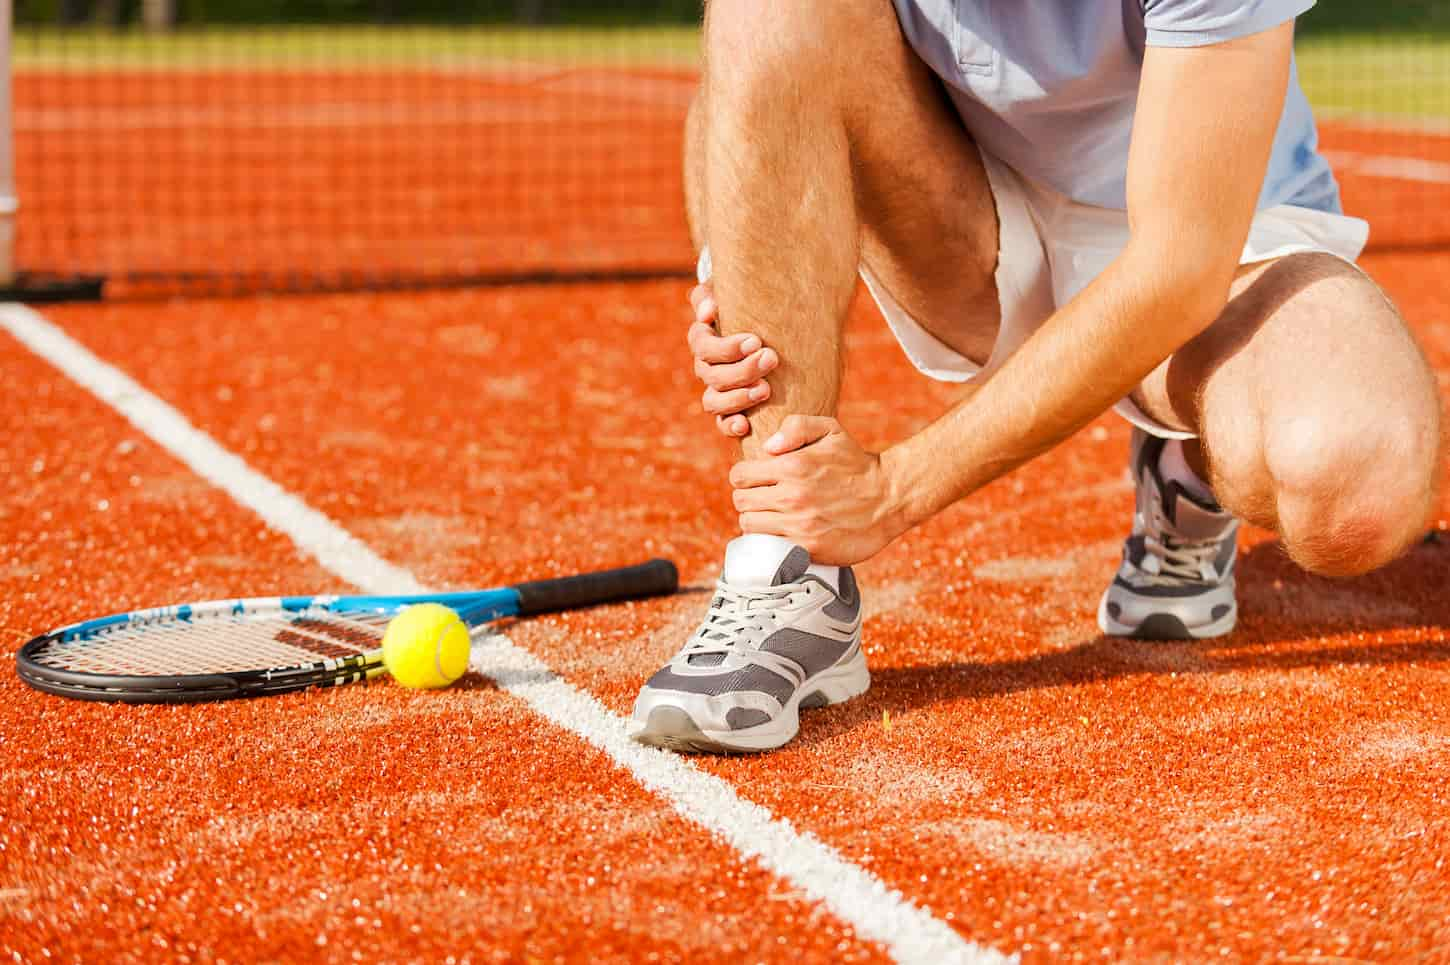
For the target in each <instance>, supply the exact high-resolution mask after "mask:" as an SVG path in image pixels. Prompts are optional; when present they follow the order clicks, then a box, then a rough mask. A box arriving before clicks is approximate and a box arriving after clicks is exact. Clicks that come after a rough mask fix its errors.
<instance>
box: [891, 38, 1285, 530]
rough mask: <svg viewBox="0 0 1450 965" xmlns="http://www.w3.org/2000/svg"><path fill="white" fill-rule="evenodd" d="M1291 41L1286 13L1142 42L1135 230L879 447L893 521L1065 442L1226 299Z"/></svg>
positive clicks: (1132, 213) (906, 522) (1277, 109)
mask: <svg viewBox="0 0 1450 965" xmlns="http://www.w3.org/2000/svg"><path fill="white" fill-rule="evenodd" d="M1292 48H1293V23H1292V21H1291V22H1289V23H1285V24H1283V25H1281V26H1279V27H1275V28H1273V29H1271V30H1267V31H1264V32H1262V33H1258V34H1254V35H1252V36H1248V37H1243V38H1239V39H1236V40H1231V41H1227V42H1225V43H1220V44H1214V45H1211V46H1207V47H1190V48H1177V47H1150V48H1149V49H1148V51H1147V53H1146V55H1145V58H1144V64H1143V76H1142V81H1141V87H1140V91H1139V100H1138V109H1137V115H1136V119H1135V121H1134V128H1133V143H1132V148H1131V151H1130V155H1129V160H1128V218H1129V223H1130V225H1131V229H1132V237H1131V240H1130V241H1129V243H1128V245H1127V247H1126V249H1125V250H1124V251H1123V252H1122V254H1121V255H1120V256H1119V257H1118V258H1117V259H1116V260H1115V261H1114V262H1113V263H1112V264H1111V265H1110V266H1109V267H1108V268H1107V270H1106V271H1104V272H1103V274H1102V275H1100V276H1099V277H1098V278H1097V279H1096V280H1094V281H1093V282H1092V284H1090V285H1089V286H1088V287H1087V288H1086V289H1084V290H1083V291H1082V292H1081V293H1080V294H1079V295H1078V296H1077V297H1076V298H1074V299H1073V300H1072V301H1071V302H1069V303H1068V304H1067V305H1065V306H1063V307H1062V308H1061V309H1060V310H1058V311H1057V313H1055V314H1054V315H1053V316H1052V317H1051V318H1050V319H1048V321H1047V322H1046V323H1045V324H1044V325H1043V326H1042V328H1040V329H1039V330H1038V331H1037V332H1035V333H1034V334H1033V335H1032V337H1031V338H1029V339H1028V340H1027V341H1026V343H1024V344H1023V345H1022V347H1021V348H1020V349H1018V351H1017V352H1016V353H1014V354H1013V356H1012V357H1011V358H1010V359H1009V360H1008V361H1007V363H1006V364H1005V365H1004V366H1003V367H1002V368H1001V370H999V371H998V372H997V373H996V374H995V375H993V376H992V377H991V378H990V379H989V380H988V381H987V382H986V383H985V384H983V385H982V386H981V388H980V389H979V390H978V391H977V392H975V393H973V394H972V395H971V396H970V397H968V398H966V399H965V400H963V401H962V402H960V403H959V404H958V405H957V406H956V407H955V408H953V409H952V410H951V411H949V412H947V413H946V414H945V415H944V416H942V417H941V418H940V419H938V420H937V421H936V422H934V423H932V424H931V425H929V426H928V427H926V428H925V429H923V430H922V431H921V432H919V433H918V434H916V435H915V436H913V437H911V438H910V439H907V440H905V441H904V442H901V443H899V444H898V445H896V446H893V447H892V448H891V449H889V450H887V451H886V452H885V453H883V454H882V462H883V465H884V467H885V469H886V472H887V476H888V478H889V480H890V486H891V491H892V496H891V501H892V503H893V504H894V508H895V512H896V513H897V514H899V516H900V518H901V522H902V524H903V528H905V527H909V526H912V525H915V524H916V523H918V522H921V521H923V520H925V519H927V518H930V517H931V516H933V515H935V514H936V513H937V512H939V511H941V510H942V509H944V508H946V507H947V506H949V505H950V504H951V503H953V502H955V501H956V500H958V499H961V498H962V497H964V496H966V495H968V494H969V493H971V492H974V491H975V490H977V489H979V488H981V487H982V486H984V485H986V484H987V483H989V482H991V481H992V480H994V479H996V478H998V477H999V476H1002V475H1005V474H1006V473H1008V472H1010V471H1011V470H1013V469H1015V468H1016V467H1018V466H1020V465H1022V464H1023V463H1025V462H1027V461H1028V460H1030V459H1032V458H1034V457H1036V456H1038V455H1040V454H1042V453H1043V452H1046V451H1047V450H1048V449H1051V448H1052V447H1053V446H1055V445H1057V444H1058V443H1060V442H1062V441H1063V440H1064V439H1066V438H1067V437H1068V436H1070V435H1072V434H1073V433H1075V432H1076V431H1078V430H1079V429H1081V428H1082V427H1083V426H1084V425H1086V424H1087V423H1088V422H1090V421H1091V420H1092V419H1094V418H1096V417H1097V416H1098V415H1100V414H1102V413H1103V412H1104V411H1106V410H1107V409H1108V408H1110V407H1111V406H1112V405H1114V404H1115V403H1116V402H1117V401H1118V400H1120V399H1122V398H1123V397H1124V396H1126V395H1128V393H1130V392H1131V391H1132V390H1133V388H1134V387H1135V386H1137V384H1138V383H1139V382H1141V381H1142V380H1143V379H1144V378H1145V377H1146V376H1147V375H1148V374H1149V373H1150V372H1152V371H1153V369H1154V368H1156V367H1157V366H1158V365H1159V364H1161V363H1162V362H1163V361H1164V360H1165V359H1167V358H1168V357H1169V356H1170V355H1172V354H1173V353H1174V352H1175V351H1177V350H1178V349H1179V348H1180V347H1181V346H1182V345H1184V343H1186V342H1187V341H1189V340H1190V339H1191V338H1193V337H1194V336H1195V335H1197V334H1199V333H1200V332H1202V331H1203V330H1204V329H1205V328H1207V327H1208V326H1209V325H1210V324H1211V323H1212V322H1213V321H1214V320H1215V319H1216V318H1217V317H1218V315H1219V313H1220V312H1222V311H1223V308H1224V306H1225V305H1226V304H1227V302H1228V295H1229V287H1230V285H1231V283H1232V281H1233V278H1234V273H1235V271H1236V269H1237V267H1238V262H1239V257H1240V253H1241V252H1242V250H1243V246H1244V242H1245V240H1246V239H1247V237H1248V233H1249V229H1250V226H1251V224H1252V222H1253V216H1254V209H1255V205H1256V203H1257V201H1258V197H1259V193H1260V190H1261V187H1262V185H1263V180H1264V175H1265V172H1266V170H1267V168H1268V163H1269V155H1270V153H1271V151H1272V149H1273V142H1274V135H1275V132H1276V130H1277V128H1278V122H1279V117H1280V114H1281V113H1282V111H1283V105H1284V98H1285V93H1286V91H1287V88H1288V82H1289V71H1290V62H1291V57H1292Z"/></svg>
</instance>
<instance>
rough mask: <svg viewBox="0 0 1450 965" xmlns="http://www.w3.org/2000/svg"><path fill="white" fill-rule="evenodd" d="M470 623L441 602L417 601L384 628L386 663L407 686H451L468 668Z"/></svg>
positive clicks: (384, 660) (389, 671)
mask: <svg viewBox="0 0 1450 965" xmlns="http://www.w3.org/2000/svg"><path fill="white" fill-rule="evenodd" d="M468 642H469V641H468V627H466V626H464V625H463V621H462V620H460V619H459V618H458V614H457V613H455V612H454V611H453V610H451V609H449V608H448V607H446V606H444V605H443V604H441V603H416V604H414V605H413V606H410V607H408V608H406V609H405V610H403V611H402V612H400V613H399V614H398V615H397V616H395V617H393V619H392V622H390V623H389V624H388V629H387V630H386V631H384V632H383V666H385V667H387V668H388V673H390V674H392V675H393V679H394V680H396V681H397V682H398V683H400V684H402V685H403V686H404V687H417V688H424V689H432V688H435V687H447V686H448V685H449V684H451V683H453V681H455V680H457V679H458V678H459V677H461V676H463V671H465V670H467V669H468Z"/></svg>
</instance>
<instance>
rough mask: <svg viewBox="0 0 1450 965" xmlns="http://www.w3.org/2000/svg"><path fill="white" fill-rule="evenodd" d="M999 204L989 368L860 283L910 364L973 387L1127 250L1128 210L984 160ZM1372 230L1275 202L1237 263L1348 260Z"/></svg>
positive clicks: (1162, 432)
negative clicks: (995, 316) (1319, 256)
mask: <svg viewBox="0 0 1450 965" xmlns="http://www.w3.org/2000/svg"><path fill="white" fill-rule="evenodd" d="M982 162H983V164H984V165H985V166H986V169H987V180H988V182H989V183H990V184H991V187H992V196H993V198H994V199H995V200H996V203H997V221H998V224H999V226H1000V228H999V237H998V242H997V247H998V252H997V273H996V279H997V297H998V299H999V301H1000V303H1001V310H1002V312H1001V326H1000V327H999V328H998V331H997V341H996V343H995V344H994V345H993V347H992V354H991V357H990V358H988V359H987V364H986V365H985V366H983V365H978V364H977V363H975V362H973V361H972V360H971V359H968V358H966V357H965V356H963V355H960V354H958V353H957V352H955V351H953V350H952V349H950V348H948V347H947V346H946V345H944V344H942V342H941V341H939V340H938V339H937V338H936V337H935V336H933V335H931V334H930V333H929V332H927V330H926V329H924V328H922V327H921V325H920V324H919V323H917V321H916V320H915V319H913V318H912V317H911V316H910V315H908V314H907V313H906V310H905V309H903V308H902V307H901V306H900V305H898V304H897V303H896V300H895V299H893V298H892V297H891V294H890V293H889V292H887V291H886V290H885V288H883V287H882V286H881V283H880V282H878V281H877V280H876V279H875V278H874V277H872V275H871V272H870V271H868V270H867V269H866V268H865V266H864V265H863V266H862V269H861V277H862V279H864V280H865V282H866V287H867V288H868V289H870V291H871V296H872V297H873V298H874V299H876V304H877V305H878V306H879V307H880V309H881V314H882V315H884V316H885V317H886V324H887V325H889V326H890V327H891V331H892V334H894V335H895V336H896V340H897V341H898V342H899V343H901V348H902V351H904V352H905V353H906V357H907V358H909V359H910V360H911V362H912V364H913V365H915V366H916V367H917V369H918V370H920V371H921V373H922V374H924V375H927V376H929V377H931V378H933V379H939V380H941V381H943V382H970V381H971V380H972V379H973V378H975V377H976V376H977V375H978V374H979V373H981V372H990V371H993V370H995V369H996V368H998V367H999V366H1001V364H1002V363H1003V362H1005V361H1006V360H1007V358H1008V356H1010V355H1011V354H1012V353H1013V352H1015V351H1016V350H1017V348H1018V347H1019V346H1020V345H1021V344H1022V343H1023V342H1025V341H1026V340H1027V337H1028V336H1030V335H1031V334H1032V333H1033V332H1035V331H1036V330H1037V328H1038V327H1039V326H1040V325H1042V323H1043V322H1045V321H1047V319H1048V317H1049V316H1050V315H1051V314H1052V313H1053V312H1054V311H1055V310H1056V309H1057V308H1058V307H1060V306H1062V305H1065V304H1067V303H1068V302H1069V301H1071V300H1072V298H1073V297H1075V296H1076V295H1077V293H1078V292H1080V291H1082V290H1083V289H1084V288H1086V287H1087V286H1088V284H1089V283H1091V282H1092V280H1093V279H1094V278H1096V277H1097V276H1098V275H1099V274H1101V273H1102V272H1103V270H1104V269H1106V268H1107V267H1108V265H1109V264H1110V263H1111V262H1112V261H1113V259H1115V258H1117V257H1118V255H1119V254H1121V253H1122V251H1123V249H1124V248H1125V247H1127V244H1128V236H1129V230H1128V214H1127V212H1126V211H1118V210H1114V209H1112V208H1098V207H1094V206H1092V205H1086V204H1080V203H1078V202H1076V201H1073V200H1071V199H1069V198H1067V197H1064V196H1063V195H1061V194H1059V193H1058V192H1056V191H1054V190H1052V189H1051V188H1048V187H1046V186H1044V185H1041V184H1038V183H1036V182H1033V181H1029V180H1028V179H1027V178H1024V177H1023V176H1021V175H1020V174H1018V173H1017V172H1016V171H1014V170H1012V169H1011V168H1009V167H1007V166H1006V165H1005V164H1003V163H1002V162H1001V161H998V160H996V159H995V158H992V157H989V156H987V155H986V154H983V155H982ZM1368 238H1369V225H1368V224H1367V223H1365V222H1364V221H1362V220H1360V219H1359V218H1350V217H1346V216H1345V215H1338V214H1329V213H1327V212H1324V211H1316V210H1314V209H1311V208H1298V207H1294V206H1292V205H1280V206H1278V207H1275V208H1269V209H1267V210H1265V211H1260V212H1259V213H1258V214H1257V215H1255V216H1254V223H1253V227H1252V228H1251V229H1250V231H1249V240H1248V242H1247V243H1246V244H1245V245H1244V250H1243V254H1242V255H1241V256H1240V257H1239V264H1241V265H1250V264H1254V263H1255V262H1261V261H1270V260H1272V259H1274V258H1281V257H1283V256H1284V255H1291V254H1296V253H1298V252H1303V251H1320V252H1325V253H1327V254H1331V255H1334V256H1336V257H1338V258H1342V259H1344V260H1345V261H1347V262H1350V263H1351V264H1352V263H1353V262H1354V260H1355V259H1356V258H1358V257H1359V254H1360V252H1361V251H1363V250H1364V245H1365V241H1366V240H1368ZM1114 408H1115V409H1116V410H1117V412H1118V414H1119V415H1121V416H1123V417H1124V418H1125V419H1127V420H1128V421H1129V422H1131V423H1133V424H1134V425H1135V426H1138V427H1139V428H1141V429H1144V430H1146V431H1148V432H1150V433H1152V434H1153V435H1156V436H1162V437H1164V438H1168V439H1189V438H1192V433H1188V432H1180V431H1178V430H1176V429H1171V428H1169V427H1168V426H1165V425H1163V424H1162V423H1160V422H1158V421H1156V420H1154V419H1151V418H1149V417H1148V416H1147V415H1146V414H1145V413H1144V412H1143V411H1142V410H1141V409H1139V408H1138V406H1137V405H1136V404H1135V403H1134V402H1133V401H1132V400H1131V399H1123V400H1122V401H1120V402H1119V403H1118V404H1117V405H1116V406H1115V407H1114Z"/></svg>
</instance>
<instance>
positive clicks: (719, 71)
mask: <svg viewBox="0 0 1450 965" xmlns="http://www.w3.org/2000/svg"><path fill="white" fill-rule="evenodd" d="M883 7H884V8H885V13H886V15H887V16H889V17H891V18H892V20H891V25H892V27H893V28H894V26H895V20H894V17H895V15H894V13H892V12H891V11H892V8H891V5H890V4H884V5H883V4H879V3H875V2H874V0H792V2H789V3H781V2H779V0H709V3H708V6H707V8H706V16H705V30H704V48H705V63H706V71H707V75H708V86H709V91H710V103H711V111H712V115H713V114H714V112H715V111H717V110H719V109H726V110H729V109H731V108H732V107H736V106H739V105H741V104H742V103H744V104H750V103H757V102H761V103H765V104H770V103H781V102H783V101H789V100H794V99H795V98H792V97H791V95H792V94H793V93H795V94H798V95H806V94H809V97H804V96H802V97H801V99H802V100H804V101H805V102H806V103H809V104H816V105H819V104H821V103H824V102H828V98H827V96H826V95H829V94H831V93H832V92H834V91H837V90H838V89H839V88H841V87H842V86H843V84H842V80H843V77H844V76H848V75H843V73H842V70H843V69H844V68H845V67H846V65H848V64H850V63H852V62H853V58H855V57H856V55H857V54H858V53H859V52H860V51H861V50H862V48H863V46H864V44H865V43H866V42H867V40H868V38H870V37H872V36H874V35H875V33H876V30H877V29H878V28H879V26H880V24H879V23H874V22H873V23H868V22H867V21H881V16H880V15H881V13H882V8H883Z"/></svg>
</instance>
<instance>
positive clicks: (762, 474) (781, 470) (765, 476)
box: [730, 459, 799, 489]
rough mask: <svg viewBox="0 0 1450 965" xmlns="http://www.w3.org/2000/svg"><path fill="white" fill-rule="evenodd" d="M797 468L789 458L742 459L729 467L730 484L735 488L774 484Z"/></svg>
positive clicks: (794, 462)
mask: <svg viewBox="0 0 1450 965" xmlns="http://www.w3.org/2000/svg"><path fill="white" fill-rule="evenodd" d="M797 468H799V467H798V465H797V463H796V461H793V460H790V459H742V460H740V461H739V462H737V463H736V464H735V465H733V466H731V467H730V485H731V486H733V487H735V488H736V489H750V488H752V487H755V486H774V485H775V484H776V483H778V482H781V481H782V480H783V479H785V478H786V477H788V476H789V475H790V474H791V473H792V472H794V471H795V470H796V469H797Z"/></svg>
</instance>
